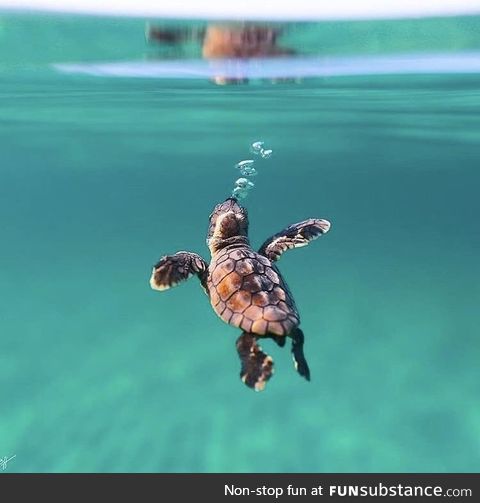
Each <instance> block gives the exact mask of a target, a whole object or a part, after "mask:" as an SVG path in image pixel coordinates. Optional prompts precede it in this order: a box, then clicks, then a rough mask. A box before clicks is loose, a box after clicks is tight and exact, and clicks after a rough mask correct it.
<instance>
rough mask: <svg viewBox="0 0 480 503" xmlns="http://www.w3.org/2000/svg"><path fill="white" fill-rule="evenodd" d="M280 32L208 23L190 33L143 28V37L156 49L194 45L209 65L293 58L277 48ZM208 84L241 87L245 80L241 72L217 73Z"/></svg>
mask: <svg viewBox="0 0 480 503" xmlns="http://www.w3.org/2000/svg"><path fill="white" fill-rule="evenodd" d="M282 32H283V28H282V27H281V26H273V25H269V24H258V23H247V22H243V23H229V24H216V23H210V24H208V25H207V26H206V27H205V28H201V29H198V28H194V29H192V30H190V31H188V30H186V29H185V28H184V27H181V28H174V27H170V26H168V27H163V28H162V27H160V26H153V25H150V24H147V26H146V30H145V35H146V39H147V42H149V43H151V44H157V45H159V46H162V45H163V46H164V45H168V46H170V47H172V46H176V45H181V44H188V43H190V44H191V43H194V44H195V43H197V44H199V45H200V47H201V55H202V58H203V59H205V60H207V61H210V60H248V59H251V58H255V59H261V58H276V57H281V56H283V57H285V56H290V55H293V54H295V51H294V50H293V49H290V48H287V47H282V46H281V45H280V44H279V38H280V36H281V34H282ZM212 80H213V82H215V83H216V84H219V85H224V84H244V83H247V82H248V77H247V75H245V74H244V73H243V72H241V71H239V72H238V75H231V74H228V73H226V72H222V71H219V72H218V73H217V74H214V75H213V77H212Z"/></svg>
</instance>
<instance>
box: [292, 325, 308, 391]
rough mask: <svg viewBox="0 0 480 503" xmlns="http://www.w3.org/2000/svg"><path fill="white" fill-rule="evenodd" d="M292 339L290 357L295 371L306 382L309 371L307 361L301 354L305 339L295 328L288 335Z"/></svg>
mask: <svg viewBox="0 0 480 503" xmlns="http://www.w3.org/2000/svg"><path fill="white" fill-rule="evenodd" d="M290 336H291V337H292V356H293V363H294V365H295V370H296V371H297V372H298V373H299V374H300V375H301V376H302V377H305V379H306V380H307V381H310V369H309V368H308V363H307V360H306V359H305V355H304V354H303V341H304V339H305V337H304V335H303V332H302V331H301V330H300V329H299V328H296V329H295V330H294V331H293V332H292V333H291V335H290Z"/></svg>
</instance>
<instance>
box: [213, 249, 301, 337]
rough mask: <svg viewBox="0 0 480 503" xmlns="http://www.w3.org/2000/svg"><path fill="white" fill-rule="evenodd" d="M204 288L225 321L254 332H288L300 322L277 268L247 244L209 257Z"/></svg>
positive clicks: (285, 333)
mask: <svg viewBox="0 0 480 503" xmlns="http://www.w3.org/2000/svg"><path fill="white" fill-rule="evenodd" d="M207 289H208V292H209V295H210V302H211V304H212V307H213V309H214V310H215V312H216V313H217V314H218V316H220V318H222V319H223V321H225V322H226V323H228V324H230V325H233V326H234V327H239V328H241V329H242V330H244V331H245V332H250V333H253V334H257V335H266V334H273V335H279V336H282V335H288V334H289V333H290V332H291V331H292V330H293V329H294V328H295V327H297V326H298V325H299V323H300V319H299V315H298V312H297V308H296V307H295V302H294V300H293V298H292V295H291V293H290V291H289V290H288V286H287V285H286V283H285V281H284V280H283V278H282V276H281V274H280V272H279V271H278V269H277V268H276V267H275V266H274V265H273V264H272V263H271V262H270V260H268V259H267V258H266V257H264V256H263V255H259V254H258V253H255V252H254V251H253V250H251V249H250V248H248V247H236V248H224V249H222V250H220V251H219V252H218V253H216V254H215V256H214V257H213V258H212V261H211V263H210V266H209V274H208V279H207Z"/></svg>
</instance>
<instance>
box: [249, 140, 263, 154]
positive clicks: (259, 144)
mask: <svg viewBox="0 0 480 503" xmlns="http://www.w3.org/2000/svg"><path fill="white" fill-rule="evenodd" d="M263 145H264V143H263V141H255V142H253V143H252V144H251V145H250V152H251V153H252V154H256V155H260V154H261V153H262V150H263Z"/></svg>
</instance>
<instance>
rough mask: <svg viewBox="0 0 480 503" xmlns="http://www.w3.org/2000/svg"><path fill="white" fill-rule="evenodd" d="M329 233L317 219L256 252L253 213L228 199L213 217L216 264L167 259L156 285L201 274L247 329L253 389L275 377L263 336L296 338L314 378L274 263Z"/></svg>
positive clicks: (243, 349)
mask: <svg viewBox="0 0 480 503" xmlns="http://www.w3.org/2000/svg"><path fill="white" fill-rule="evenodd" d="M329 229H330V222H328V221H327V220H322V219H313V218H311V219H309V220H305V221H303V222H299V223H297V224H293V225H290V226H288V227H287V228H285V229H284V230H282V231H281V232H279V233H278V234H275V235H273V236H272V237H270V238H269V239H267V240H266V241H265V243H263V245H262V246H261V247H260V250H259V251H258V252H255V251H254V250H253V249H252V248H251V246H250V242H249V240H248V216H247V210H246V209H245V208H243V207H242V206H240V204H239V203H238V201H237V200H236V199H235V198H228V199H227V200H226V201H225V202H223V203H221V204H218V205H217V206H216V207H215V209H214V210H213V213H212V214H211V215H210V226H209V229H208V235H207V244H208V247H209V249H210V252H211V255H212V259H211V262H210V264H207V262H206V261H205V260H204V259H203V258H202V257H200V255H197V254H196V253H192V252H185V251H180V252H177V253H175V255H167V256H165V257H162V258H161V259H160V261H159V262H158V263H157V264H156V265H155V266H154V268H153V271H152V276H151V278H150V285H151V287H152V288H154V289H155V290H166V289H168V288H170V287H172V286H175V285H177V284H178V283H179V282H181V281H183V280H186V279H188V278H189V277H190V276H192V275H194V274H196V275H197V276H198V278H199V279H200V282H201V284H202V286H203V288H204V289H205V292H206V293H207V295H208V296H209V298H210V302H211V304H212V307H213V309H214V311H215V312H216V313H217V315H218V316H220V318H222V320H223V321H225V322H226V323H228V324H230V325H233V326H234V327H238V328H240V329H241V330H242V331H243V333H242V334H241V335H240V337H239V338H238V340H237V351H238V355H239V357H240V361H241V372H240V377H241V379H242V381H243V382H244V383H245V384H246V385H247V386H249V387H250V388H253V389H255V390H256V391H261V390H263V389H264V388H265V384H266V382H267V381H268V380H269V379H270V377H271V376H272V373H273V360H272V358H271V357H270V356H268V355H266V354H265V353H264V352H263V351H262V348H261V347H260V346H259V345H258V342H257V340H258V339H259V338H262V337H270V338H272V339H273V340H274V341H275V342H276V343H277V344H278V345H279V346H284V344H285V340H286V337H287V336H288V337H290V338H291V339H292V355H293V361H294V364H295V368H296V370H297V372H298V373H299V374H300V375H301V376H303V377H304V378H305V379H307V380H310V370H309V368H308V364H307V361H306V360H305V356H304V354H303V340H304V337H303V332H302V331H301V330H300V328H299V324H300V317H299V315H298V311H297V308H296V306H295V302H294V300H293V297H292V294H291V293H290V291H289V289H288V286H287V284H286V283H285V281H284V280H283V278H282V275H281V274H280V271H279V270H278V269H277V267H276V266H275V265H274V262H276V261H277V260H278V259H279V258H280V256H281V255H282V253H283V252H284V251H286V250H289V249H291V248H298V247H301V246H305V245H307V244H308V243H309V242H310V241H312V240H313V239H316V238H318V237H319V236H321V235H322V234H325V233H326V232H328V230H329Z"/></svg>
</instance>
